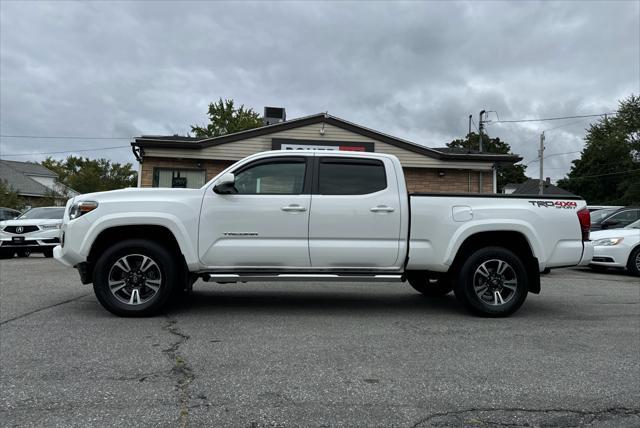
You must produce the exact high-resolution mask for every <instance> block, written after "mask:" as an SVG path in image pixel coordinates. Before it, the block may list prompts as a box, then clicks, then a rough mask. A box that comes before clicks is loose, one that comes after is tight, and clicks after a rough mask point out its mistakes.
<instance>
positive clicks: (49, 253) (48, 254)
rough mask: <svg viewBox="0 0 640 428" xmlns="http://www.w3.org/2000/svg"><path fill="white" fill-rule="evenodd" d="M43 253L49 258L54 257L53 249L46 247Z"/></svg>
mask: <svg viewBox="0 0 640 428" xmlns="http://www.w3.org/2000/svg"><path fill="white" fill-rule="evenodd" d="M42 254H44V256H45V257H47V258H51V257H53V249H46V250H44V251H43V252H42Z"/></svg>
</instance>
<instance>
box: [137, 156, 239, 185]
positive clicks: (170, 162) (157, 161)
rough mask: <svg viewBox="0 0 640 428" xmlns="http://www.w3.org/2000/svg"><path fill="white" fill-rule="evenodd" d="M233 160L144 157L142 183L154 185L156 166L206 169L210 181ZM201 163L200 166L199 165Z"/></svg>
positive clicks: (207, 178)
mask: <svg viewBox="0 0 640 428" xmlns="http://www.w3.org/2000/svg"><path fill="white" fill-rule="evenodd" d="M232 163H233V162H231V161H219V160H210V159H203V160H196V159H167V158H151V157H149V158H147V157H145V158H144V162H143V163H142V178H141V180H140V184H141V186H142V187H152V186H153V169H154V168H185V169H204V170H205V171H206V175H207V177H206V180H205V181H209V180H211V179H212V178H213V177H215V176H216V175H218V174H219V173H220V172H221V171H222V170H224V169H225V168H227V167H228V166H229V165H231V164H232ZM198 164H200V166H198Z"/></svg>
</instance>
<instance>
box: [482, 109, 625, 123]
mask: <svg viewBox="0 0 640 428" xmlns="http://www.w3.org/2000/svg"><path fill="white" fill-rule="evenodd" d="M605 114H606V115H614V114H616V113H615V112H612V113H600V114H585V115H581V116H563V117H547V118H543V119H518V120H492V121H487V122H486V123H520V122H546V121H549V120H565V119H579V118H587V117H600V116H604V115H605Z"/></svg>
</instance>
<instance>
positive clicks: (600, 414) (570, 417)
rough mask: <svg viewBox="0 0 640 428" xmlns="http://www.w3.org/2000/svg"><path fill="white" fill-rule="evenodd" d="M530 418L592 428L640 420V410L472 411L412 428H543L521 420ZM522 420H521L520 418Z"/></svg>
mask: <svg viewBox="0 0 640 428" xmlns="http://www.w3.org/2000/svg"><path fill="white" fill-rule="evenodd" d="M523 415H529V416H530V417H533V416H542V417H551V419H550V420H546V421H544V424H542V425H544V426H549V427H554V426H558V427H560V426H562V427H578V426H588V425H591V424H593V423H597V422H598V421H600V420H602V419H604V418H611V417H628V416H631V417H633V416H635V417H640V409H629V408H626V407H611V408H607V409H603V410H599V411H584V410H574V409H524V408H471V409H463V410H455V411H450V412H440V413H433V414H431V415H429V416H427V417H425V418H422V419H420V420H418V421H417V422H416V423H415V424H413V425H412V428H417V427H421V426H504V427H529V426H532V425H533V426H538V425H541V424H537V423H535V422H534V423H532V421H531V420H529V419H525V420H523V418H522V417H521V416H523ZM519 416H520V417H519Z"/></svg>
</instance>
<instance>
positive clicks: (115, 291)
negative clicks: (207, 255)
mask: <svg viewBox="0 0 640 428" xmlns="http://www.w3.org/2000/svg"><path fill="white" fill-rule="evenodd" d="M174 259H175V257H174V256H173V255H172V254H171V252H170V251H168V250H167V249H166V248H165V247H163V246H161V245H159V244H158V243H156V242H154V241H149V240H144V239H130V240H126V241H122V242H119V243H117V244H115V245H113V246H111V247H109V248H108V249H107V250H106V251H105V252H104V253H103V254H102V255H101V256H100V258H99V259H98V261H97V262H96V265H95V269H94V272H93V290H94V292H95V294H96V297H97V298H98V301H99V302H100V304H101V305H102V306H103V307H104V308H105V309H106V310H108V311H109V312H111V313H113V314H115V315H119V316H124V317H140V316H150V315H155V314H157V313H158V312H160V311H162V309H163V308H164V307H165V306H166V304H167V303H168V301H169V300H170V298H171V296H172V295H173V294H174V293H173V290H174V288H176V287H179V284H180V279H181V275H180V270H179V268H178V266H177V264H176V263H175V261H174Z"/></svg>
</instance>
